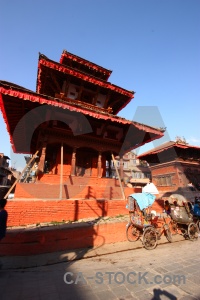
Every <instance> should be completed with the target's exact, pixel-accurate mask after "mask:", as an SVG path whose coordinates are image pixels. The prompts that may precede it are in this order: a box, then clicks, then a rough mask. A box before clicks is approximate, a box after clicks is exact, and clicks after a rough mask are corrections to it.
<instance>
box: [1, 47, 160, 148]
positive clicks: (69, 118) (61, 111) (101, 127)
mask: <svg viewBox="0 0 200 300" xmlns="http://www.w3.org/2000/svg"><path fill="white" fill-rule="evenodd" d="M110 74H111V71H110V70H107V69H105V68H102V67H100V66H98V65H96V64H94V63H92V62H89V61H87V60H85V59H83V58H80V57H78V56H76V55H73V54H71V53H69V52H67V51H64V52H63V53H62V55H61V59H60V62H59V63H58V62H55V61H52V60H50V59H48V58H47V57H46V56H44V55H42V54H40V55H39V63H38V75H37V87H36V92H34V91H30V90H28V89H26V88H24V87H21V86H18V85H16V84H13V83H10V82H6V81H0V107H1V110H2V113H3V117H4V120H5V122H6V125H7V130H8V132H9V135H10V140H11V144H12V146H13V150H14V151H15V152H17V153H34V152H35V151H36V150H37V147H38V145H39V144H38V141H39V140H41V139H42V136H43V139H47V138H48V137H49V136H50V135H52V134H53V135H54V137H55V138H57V139H58V140H59V139H61V138H63V139H64V140H67V139H68V138H69V139H70V144H71V145H72V146H76V144H77V141H78V139H79V140H80V139H82V140H83V141H84V142H85V143H86V144H87V145H90V146H91V147H93V148H95V149H97V150H98V151H99V150H100V151H106V150H111V151H113V152H114V153H115V154H119V152H120V151H121V152H122V153H124V152H127V151H130V150H132V149H134V148H137V147H139V146H141V145H144V144H145V143H147V142H150V141H152V140H154V139H158V138H160V137H162V136H163V135H164V130H162V129H159V128H154V127H151V126H148V125H144V124H140V123H138V122H132V121H129V120H126V119H124V118H121V117H118V116H117V113H118V112H119V111H120V110H121V109H122V108H123V107H125V106H126V105H127V104H128V103H129V102H130V100H131V99H132V98H133V97H134V92H131V91H128V90H125V89H123V88H121V87H118V86H116V85H113V84H111V83H110V82H108V81H107V80H108V78H109V76H110ZM44 136H45V137H44ZM77 136H78V139H77V138H75V137H77ZM97 144H98V146H97Z"/></svg>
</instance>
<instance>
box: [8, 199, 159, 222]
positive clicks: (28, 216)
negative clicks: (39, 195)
mask: <svg viewBox="0 0 200 300" xmlns="http://www.w3.org/2000/svg"><path fill="white" fill-rule="evenodd" d="M162 203H163V201H162V200H156V201H155V202H154V204H153V206H152V209H153V210H156V211H158V212H161V211H162V210H163V204H162ZM125 206H126V200H108V201H106V200H9V201H8V204H7V206H6V209H7V211H8V226H21V225H29V224H37V223H46V222H52V221H57V222H62V221H63V220H65V221H76V220H81V219H84V218H94V219H95V218H99V217H105V216H110V217H114V216H118V215H124V214H127V213H128V211H127V209H126V207H125Z"/></svg>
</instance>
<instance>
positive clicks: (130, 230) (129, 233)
mask: <svg viewBox="0 0 200 300" xmlns="http://www.w3.org/2000/svg"><path fill="white" fill-rule="evenodd" d="M126 237H127V240H128V241H129V242H136V241H137V240H138V239H139V237H140V231H139V230H138V229H137V228H136V227H135V226H134V224H133V223H129V224H128V225H127V227H126Z"/></svg>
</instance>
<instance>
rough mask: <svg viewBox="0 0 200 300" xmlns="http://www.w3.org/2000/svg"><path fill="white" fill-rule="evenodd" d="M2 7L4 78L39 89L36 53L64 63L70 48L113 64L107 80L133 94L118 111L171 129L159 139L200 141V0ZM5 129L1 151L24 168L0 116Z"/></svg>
mask: <svg viewBox="0 0 200 300" xmlns="http://www.w3.org/2000/svg"><path fill="white" fill-rule="evenodd" d="M0 5H1V6H0V7H1V18H0V36H1V47H0V80H7V81H10V82H13V83H16V84H19V85H21V86H24V87H26V88H28V89H31V90H34V91H35V88H36V76H37V63H38V53H39V52H40V53H43V54H45V55H46V56H47V57H49V58H50V59H52V60H55V61H59V59H60V55H61V53H62V51H63V50H64V49H66V50H67V51H69V52H72V53H74V54H76V55H78V56H81V57H83V58H85V59H87V60H90V61H92V62H94V63H96V64H99V65H101V66H103V67H105V68H107V69H111V70H112V71H113V73H112V75H111V77H110V79H109V81H110V82H112V83H113V84H116V85H119V86H121V87H123V88H125V89H128V90H134V91H135V92H136V94H135V98H134V99H133V100H132V102H131V103H130V104H129V105H128V106H127V107H126V108H124V109H123V110H122V111H121V112H120V113H119V115H120V116H122V117H124V118H126V119H130V120H135V121H138V122H141V123H145V124H147V125H152V126H159V127H160V126H161V127H166V128H167V129H166V134H165V137H164V138H163V139H160V140H158V141H157V143H158V142H159V143H162V142H163V141H166V140H169V139H170V140H174V139H175V138H176V136H180V137H184V138H185V139H186V141H187V142H188V143H189V144H192V145H196V146H200V130H199V127H200V126H199V125H200V124H199V114H200V112H199V100H200V88H199V86H200V1H199V0H140V1H138V0H124V1H122V0H73V1H69V0H48V1H47V0H18V1H14V0H13V1H7V0H0ZM0 132H1V142H0V152H3V153H4V154H6V155H8V156H10V157H11V159H12V162H11V164H12V165H14V166H15V167H17V168H18V167H21V165H22V162H21V159H20V158H19V156H16V155H13V153H12V152H11V146H10V142H9V136H8V133H7V131H6V128H5V123H4V121H3V118H2V115H1V114H0ZM154 145H155V143H154V144H153V143H149V144H148V145H147V146H145V147H142V148H141V149H140V151H139V153H142V152H143V151H146V150H147V149H149V148H152V147H154Z"/></svg>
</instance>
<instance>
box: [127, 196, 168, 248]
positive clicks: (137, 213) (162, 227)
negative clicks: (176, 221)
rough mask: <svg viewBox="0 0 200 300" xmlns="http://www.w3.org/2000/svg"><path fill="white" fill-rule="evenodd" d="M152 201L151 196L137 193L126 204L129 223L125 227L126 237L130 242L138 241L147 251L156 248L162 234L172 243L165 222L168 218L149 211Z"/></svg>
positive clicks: (153, 198)
mask: <svg viewBox="0 0 200 300" xmlns="http://www.w3.org/2000/svg"><path fill="white" fill-rule="evenodd" d="M154 201H155V196H154V195H152V194H149V193H137V194H132V195H130V196H129V197H128V203H127V208H128V209H129V215H130V221H129V223H128V224H127V227H126V237H127V239H128V241H130V242H136V241H137V240H139V239H140V240H141V242H142V244H143V245H144V247H145V248H146V249H147V250H152V249H154V248H155V247H156V245H157V242H158V239H160V238H161V235H162V234H164V235H165V236H166V238H167V240H168V241H169V242H172V236H171V232H170V228H169V225H168V223H167V222H166V218H167V217H168V216H167V215H166V214H161V215H160V216H157V215H156V212H155V211H154V212H153V211H150V207H151V205H152V204H153V202H154ZM169 221H170V219H169Z"/></svg>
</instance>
